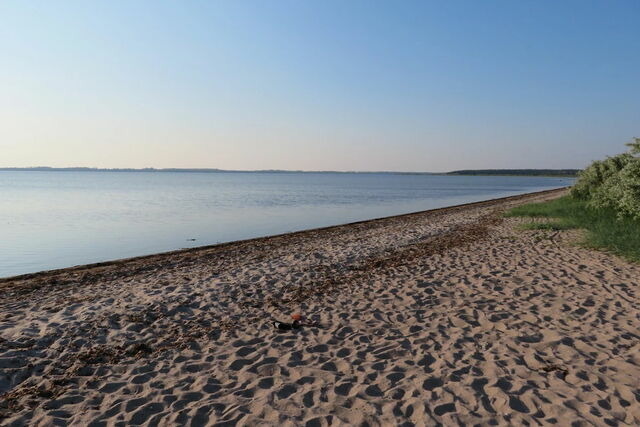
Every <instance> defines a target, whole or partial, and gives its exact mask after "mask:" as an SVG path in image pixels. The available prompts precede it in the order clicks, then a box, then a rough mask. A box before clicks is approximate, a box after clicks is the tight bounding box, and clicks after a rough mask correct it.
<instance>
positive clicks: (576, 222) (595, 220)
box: [505, 196, 640, 261]
mask: <svg viewBox="0 0 640 427" xmlns="http://www.w3.org/2000/svg"><path fill="white" fill-rule="evenodd" d="M505 215H506V216H520V217H531V218H547V219H553V221H546V222H533V223H530V224H526V225H525V226H524V228H526V229H535V230H565V229H569V228H582V229H585V230H587V234H586V236H585V241H584V244H585V245H586V246H589V247H593V248H599V249H606V250H609V251H611V252H613V253H615V254H617V255H621V256H624V257H625V258H627V259H630V260H632V261H640V220H636V219H632V218H629V217H622V218H620V216H619V214H618V212H617V211H616V210H614V209H612V208H594V207H592V206H590V203H589V201H587V200H581V199H578V198H575V197H572V196H565V197H561V198H559V199H555V200H551V201H549V202H543V203H531V204H528V205H523V206H518V207H516V208H514V209H512V210H510V211H509V212H507V213H506V214H505Z"/></svg>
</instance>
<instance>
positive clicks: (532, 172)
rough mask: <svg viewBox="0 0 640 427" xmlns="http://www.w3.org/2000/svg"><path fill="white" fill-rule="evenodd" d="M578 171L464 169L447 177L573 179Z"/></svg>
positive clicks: (450, 173)
mask: <svg viewBox="0 0 640 427" xmlns="http://www.w3.org/2000/svg"><path fill="white" fill-rule="evenodd" d="M579 172H580V169H465V170H458V171H452V172H449V173H448V174H447V175H516V176H518V175H522V176H558V177H575V176H578V173H579Z"/></svg>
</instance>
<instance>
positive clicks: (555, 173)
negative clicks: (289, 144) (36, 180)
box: [0, 166, 580, 178]
mask: <svg viewBox="0 0 640 427" xmlns="http://www.w3.org/2000/svg"><path fill="white" fill-rule="evenodd" d="M579 171H580V170H579V169H468V170H457V171H451V172H400V171H305V170H283V169H262V170H229V169H215V168H160V169H156V168H142V169H134V168H112V169H107V168H90V167H67V168H54V167H49V166H36V167H26V168H20V167H5V168H0V172H164V173H169V172H177V173H283V174H286V173H307V174H314V173H315V174H388V175H446V176H452V175H453V176H456V175H457V176H542V177H554V178H573V177H576V176H577V175H578V172H579Z"/></svg>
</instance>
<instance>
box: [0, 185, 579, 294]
mask: <svg viewBox="0 0 640 427" xmlns="http://www.w3.org/2000/svg"><path fill="white" fill-rule="evenodd" d="M568 188H571V187H560V188H554V189H551V190H542V191H535V192H532V193H523V194H517V195H514V196H507V197H499V198H494V199H487V200H481V201H478V202H470V203H463V204H460V205H453V206H445V207H442V208H436V209H428V210H424V211H416V212H409V213H405V214H400V215H390V216H384V217H379V218H371V219H366V220H361V221H354V222H348V223H344V224H336V225H329V226H325V227H317V228H308V229H304V230H298V231H291V232H287V233H280V234H272V235H268V236H262V237H253V238H249V239H240V240H233V241H230V242H223V243H217V244H212V245H203V246H197V247H193V248H184V249H176V250H172V251H166V252H158V253H153V254H148V255H139V256H133V257H127V258H117V259H113V260H107V261H101V262H95V263H89V264H79V265H74V266H70V267H63V268H55V269H51V270H41V271H35V272H33V273H24V274H18V275H14V276H7V277H0V288H2V287H3V286H5V285H6V284H7V283H9V282H14V281H23V280H30V279H39V278H45V277H49V276H56V275H59V274H66V273H80V272H82V271H85V270H92V269H95V268H104V267H115V266H123V265H126V264H129V263H135V262H138V261H147V260H155V259H158V260H162V258H166V257H171V256H172V255H184V254H191V253H197V252H200V251H206V250H210V249H222V248H226V247H229V246H234V245H242V244H248V243H251V242H261V241H264V240H268V239H274V238H283V237H288V236H290V237H294V236H299V235H305V234H308V233H316V232H321V231H332V230H337V229H341V228H344V227H351V226H356V225H367V224H373V223H377V222H381V221H387V220H393V219H402V218H407V217H412V216H416V215H429V214H431V215H433V214H440V213H446V212H450V211H457V210H460V209H465V208H469V207H477V206H485V205H488V204H494V203H500V202H507V201H515V200H520V199H522V198H526V197H529V196H537V195H546V194H552V193H555V192H558V191H564V190H567V189H568Z"/></svg>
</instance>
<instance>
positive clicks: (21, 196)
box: [0, 171, 573, 277]
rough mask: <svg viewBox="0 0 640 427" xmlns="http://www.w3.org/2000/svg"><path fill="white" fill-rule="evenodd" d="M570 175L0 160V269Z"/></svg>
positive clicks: (370, 212)
mask: <svg viewBox="0 0 640 427" xmlns="http://www.w3.org/2000/svg"><path fill="white" fill-rule="evenodd" d="M572 183H573V179H571V178H552V177H520V176H451V175H428V174H394V173H310V172H246V173H245V172H233V173H231V172H102V171H90V172H85V171H82V172H77V171H0V277H9V276H14V275H20V274H25V273H33V272H38V271H42V270H50V269H57V268H64V267H70V266H75V265H81V264H88V263H95V262H101V261H108V260H115V259H121V258H127V257H133V256H138V255H147V254H153V253H158V252H164V251H171V250H175V249H181V248H190V247H196V246H203V245H211V244H216V243H222V242H229V241H234V240H240V239H248V238H253V237H260V236H268V235H273V234H280V233H286V232H291V231H297V230H304V229H309V228H315V227H323V226H329V225H336V224H344V223H349V222H354V221H360V220H367V219H373V218H379V217H385V216H391V215H398V214H404V213H409V212H417V211H422V210H427V209H434V208H440V207H445V206H452V205H458V204H462V203H469V202H475V201H481V200H487V199H492V198H497V197H505V196H512V195H516V194H522V193H529V192H534V191H540V190H547V189H552V188H558V187H564V186H567V185H571V184H572Z"/></svg>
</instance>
